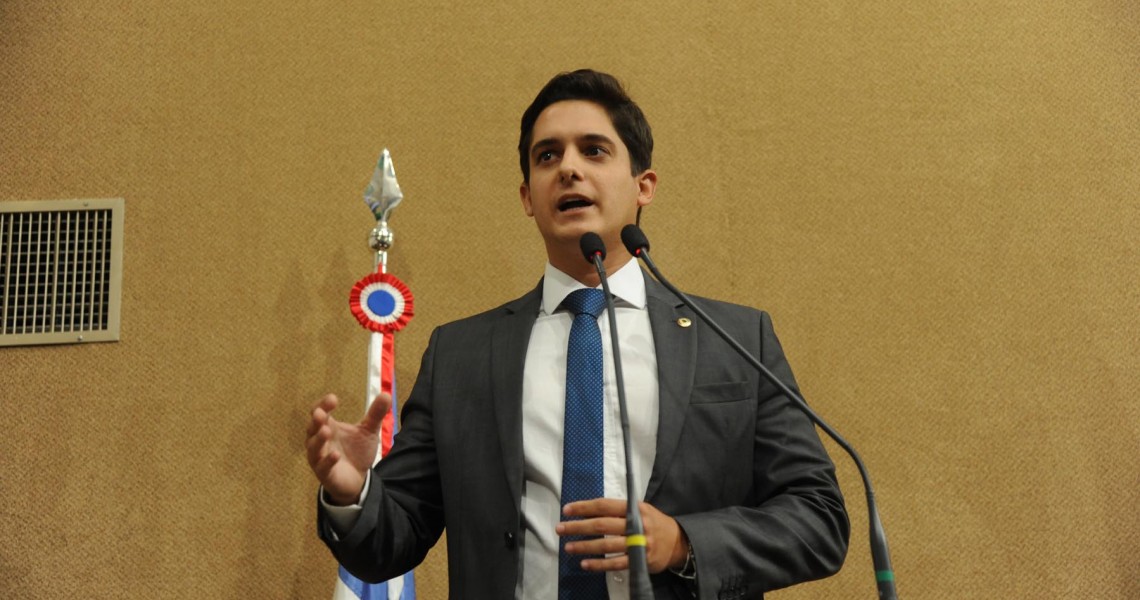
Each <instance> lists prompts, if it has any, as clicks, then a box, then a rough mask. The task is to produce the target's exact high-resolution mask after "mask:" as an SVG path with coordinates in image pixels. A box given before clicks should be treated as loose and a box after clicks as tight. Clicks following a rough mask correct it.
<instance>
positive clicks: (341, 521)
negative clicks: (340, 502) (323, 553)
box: [319, 469, 372, 541]
mask: <svg viewBox="0 0 1140 600" xmlns="http://www.w3.org/2000/svg"><path fill="white" fill-rule="evenodd" d="M371 483H372V470H371V469H369V470H368V471H367V472H366V473H365V474H364V488H363V489H361V490H360V498H359V499H358V500H357V501H356V504H349V505H348V506H336V505H333V504H329V502H328V500H327V499H326V498H325V488H324V487H323V486H322V487H321V493H320V495H319V498H320V502H321V508H323V509H324V511H325V514H326V515H328V517H329V523H331V524H332V529H333V537H334V539H335V540H336V541H340V536H342V535H344V534H347V533H348V532H349V531H351V530H352V526H353V525H355V524H356V520H357V519H358V518H360V511H362V510H364V506H363V504H364V499H365V498H367V497H368V488H369V484H371Z"/></svg>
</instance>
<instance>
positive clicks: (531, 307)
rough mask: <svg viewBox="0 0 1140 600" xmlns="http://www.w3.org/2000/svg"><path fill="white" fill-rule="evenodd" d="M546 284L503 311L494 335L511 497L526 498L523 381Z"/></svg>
mask: <svg viewBox="0 0 1140 600" xmlns="http://www.w3.org/2000/svg"><path fill="white" fill-rule="evenodd" d="M541 299H542V282H541V281H539V284H538V287H536V288H535V289H533V290H531V291H530V292H529V293H528V294H526V295H525V296H523V297H521V298H519V299H517V300H515V301H513V302H510V303H509V304H507V305H506V306H504V307H503V312H502V313H500V315H499V317H498V318H497V319H496V321H495V324H494V328H493V331H492V333H491V380H492V390H493V393H494V410H495V421H496V423H497V425H498V430H499V443H500V444H501V446H502V451H503V468H504V472H505V474H506V476H507V484H508V485H509V486H510V490H511V497H513V498H514V499H515V504H516V506H518V503H519V502H520V500H521V498H522V480H523V454H522V381H523V365H524V364H525V363H526V350H527V345H528V344H529V343H530V333H531V330H532V329H534V322H535V320H536V319H537V318H538V307H539V302H540V301H541Z"/></svg>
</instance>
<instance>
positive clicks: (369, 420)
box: [360, 394, 392, 434]
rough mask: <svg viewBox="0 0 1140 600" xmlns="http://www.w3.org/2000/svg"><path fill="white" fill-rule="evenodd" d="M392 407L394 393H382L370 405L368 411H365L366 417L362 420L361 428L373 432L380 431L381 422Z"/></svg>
mask: <svg viewBox="0 0 1140 600" xmlns="http://www.w3.org/2000/svg"><path fill="white" fill-rule="evenodd" d="M391 408H392V395H391V394H380V395H379V396H376V399H375V400H373V401H372V404H371V405H369V407H368V411H367V412H366V413H364V418H363V419H361V420H360V427H361V429H366V430H368V431H370V432H372V433H377V434H378V433H380V424H381V423H383V421H384V416H385V415H387V414H388V411H389V410H391Z"/></svg>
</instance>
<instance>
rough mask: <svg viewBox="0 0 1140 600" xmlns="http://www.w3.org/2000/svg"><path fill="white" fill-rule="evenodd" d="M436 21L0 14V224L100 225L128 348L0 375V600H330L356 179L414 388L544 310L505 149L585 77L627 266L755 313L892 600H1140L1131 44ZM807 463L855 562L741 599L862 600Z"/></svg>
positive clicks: (934, 13)
mask: <svg viewBox="0 0 1140 600" xmlns="http://www.w3.org/2000/svg"><path fill="white" fill-rule="evenodd" d="M456 4H457V6H449V5H447V4H444V3H425V2H405V1H402V0H400V1H395V0H394V1H388V2H361V1H359V0H349V1H346V2H336V3H321V2H305V1H300V2H268V1H264V0H254V1H248V2H239V3H234V2H227V1H220V0H200V1H198V2H173V3H170V2H167V3H154V2H143V1H141V0H118V1H108V2H102V3H98V4H95V3H83V2H40V1H33V0H0V200H19V199H53V198H68V197H100V196H115V197H119V196H121V197H124V198H126V203H127V213H126V244H125V269H126V273H125V277H124V280H123V289H124V292H123V294H124V297H123V312H122V332H123V333H122V341H121V342H119V343H114V344H99V345H89V346H69V347H52V348H14V349H0V400H2V404H0V406H2V408H3V414H4V417H3V421H2V422H3V424H4V429H5V433H4V435H2V436H0V457H2V460H3V461H4V462H3V470H2V471H0V472H2V475H0V493H2V494H3V505H4V508H3V509H2V510H0V539H3V540H4V542H3V544H0V596H3V597H5V598H57V597H63V596H67V597H71V596H78V597H92V598H100V597H106V598H110V597H121V598H151V597H161V598H236V597H244V598H325V597H327V596H328V593H329V590H330V589H331V585H332V582H333V577H334V562H333V560H332V559H331V558H330V556H329V555H328V553H327V552H326V551H325V550H324V548H323V546H322V545H321V544H320V543H319V541H318V540H317V538H316V535H315V533H314V527H313V521H314V507H313V497H314V487H315V486H314V483H313V481H312V479H311V477H310V476H309V474H308V470H307V467H306V465H305V461H304V458H303V456H302V452H301V440H302V432H301V430H302V427H303V423H304V420H305V414H306V411H307V408H308V406H309V405H310V404H311V403H312V402H313V400H314V399H315V398H316V397H317V396H318V395H319V394H320V393H321V392H323V391H325V390H334V391H338V392H340V393H341V394H343V395H347V396H350V397H351V398H352V399H353V402H352V403H351V404H350V405H349V406H347V407H346V409H345V412H347V413H351V414H355V413H356V412H358V411H359V410H360V407H361V400H362V399H361V398H360V394H361V392H362V391H363V387H364V381H363V377H364V375H363V368H364V358H363V354H364V349H365V343H366V340H365V334H364V333H363V332H362V331H361V330H360V329H359V328H358V327H357V326H356V324H355V322H354V321H353V319H352V318H351V316H350V315H349V313H348V310H347V307H346V302H345V300H346V296H347V293H348V289H349V288H350V287H351V285H352V283H353V282H354V281H355V280H356V279H357V278H358V277H360V276H362V275H363V274H365V273H366V272H367V271H368V269H369V266H370V257H369V255H368V251H367V248H366V246H365V245H364V241H363V240H364V237H365V235H366V233H367V232H368V230H369V229H370V228H371V223H370V222H369V215H368V212H367V211H366V209H365V208H364V206H363V204H362V203H361V201H360V195H361V192H362V190H363V189H364V186H365V184H366V182H367V178H368V176H369V175H370V173H371V168H372V163H373V161H374V160H375V158H376V156H377V154H378V153H379V151H380V149H381V148H382V147H384V146H388V147H390V148H391V149H392V152H393V155H394V158H395V162H396V167H397V172H398V174H399V176H400V181H401V183H402V186H403V188H404V191H405V193H406V196H407V198H406V201H405V204H403V205H402V206H401V207H400V208H399V210H398V211H397V213H396V216H395V219H394V220H393V226H394V227H395V229H396V233H397V247H396V251H395V254H394V256H393V262H392V269H393V271H394V272H395V273H397V274H398V275H400V276H401V277H402V278H403V279H404V280H405V281H406V282H407V283H408V284H409V285H410V286H411V287H412V289H413V290H414V291H415V293H416V294H417V303H418V306H417V309H418V316H417V317H416V319H415V320H414V321H413V322H412V324H411V326H410V327H409V328H408V329H407V330H406V332H405V333H404V334H403V335H402V336H401V338H400V340H399V342H398V347H399V357H400V359H399V362H400V365H399V378H400V380H401V381H403V382H404V383H405V389H406V385H407V384H408V383H410V381H411V380H412V378H413V377H414V375H415V369H416V367H417V365H418V359H419V354H420V352H422V350H423V348H424V345H425V344H426V341H427V336H428V334H429V332H430V330H431V329H432V327H433V326H434V325H436V324H439V323H441V322H444V321H447V320H450V319H453V318H457V317H460V316H463V315H465V314H468V313H470V312H472V311H474V310H477V309H482V308H486V307H488V306H491V305H494V304H496V303H498V302H500V301H503V300H506V299H508V298H511V297H514V296H516V295H517V294H519V293H521V292H522V291H524V290H526V289H528V288H529V287H530V286H531V285H533V284H534V282H535V281H536V279H537V277H538V274H539V272H540V269H541V266H542V263H541V257H540V254H539V253H540V251H541V245H540V244H539V240H538V236H537V234H536V233H535V232H534V229H533V226H532V224H531V223H530V222H529V221H528V220H527V219H526V218H525V217H524V215H523V213H522V211H521V209H520V207H519V205H518V200H517V192H516V189H517V186H518V181H519V174H518V172H517V165H516V155H515V152H514V146H515V143H516V136H517V132H516V128H517V122H518V117H519V115H520V114H521V111H522V110H523V108H524V107H525V106H526V104H527V103H528V102H529V100H530V98H531V97H532V96H533V94H534V93H535V92H536V91H537V89H538V88H539V87H540V86H541V85H542V83H544V82H545V81H546V79H547V78H549V77H550V76H551V75H552V74H553V73H555V72H557V71H560V70H565V69H572V68H577V67H579V66H587V65H588V66H593V67H595V68H600V69H604V70H610V71H613V72H615V73H617V74H618V75H619V76H621V77H622V78H623V79H624V80H625V81H626V82H627V84H628V86H629V88H630V89H631V91H632V93H633V94H634V96H635V97H636V98H637V99H638V100H639V101H640V103H641V104H642V106H643V107H644V108H645V110H646V112H647V113H648V114H649V116H650V119H651V121H652V122H653V124H654V128H655V133H656V136H657V140H658V153H657V156H656V167H657V168H658V170H659V173H660V175H661V185H660V187H659V194H658V199H657V201H656V203H655V205H654V206H652V207H651V209H650V210H649V211H648V212H647V214H646V219H645V225H646V229H647V231H648V233H649V234H650V236H651V238H652V239H653V240H654V242H655V245H654V248H655V256H656V258H657V260H658V261H659V262H660V263H661V264H662V265H663V266H666V267H667V268H668V270H669V271H670V272H671V273H672V275H673V278H674V280H675V281H677V282H678V283H679V284H681V285H683V286H684V287H686V288H689V289H692V290H699V291H701V292H702V293H704V294H706V295H712V296H719V297H722V298H725V299H728V300H734V301H738V302H743V303H748V304H754V305H757V306H760V307H763V308H766V309H768V310H770V311H771V312H772V313H773V315H774V318H775V322H776V325H777V328H778V331H780V332H781V336H782V338H783V341H784V344H785V346H786V349H787V351H788V353H789V355H790V357H791V359H792V361H793V365H794V366H795V367H796V370H797V375H798V378H799V380H800V382H801V383H802V385H803V387H804V388H805V391H806V393H807V395H808V397H809V399H810V400H812V401H813V403H814V405H815V406H816V407H817V409H818V410H819V411H820V412H821V413H822V414H823V415H825V417H827V418H829V419H830V420H831V421H832V422H833V423H834V424H835V425H836V426H837V427H838V428H839V429H840V430H841V431H843V432H844V433H845V435H846V436H847V437H848V439H849V440H850V441H851V442H852V443H854V444H855V445H856V446H857V447H858V448H859V449H860V451H861V452H862V454H863V457H864V459H865V460H866V461H867V463H868V464H869V466H870V468H871V471H872V474H873V476H874V479H875V482H876V484H877V485H878V498H879V502H880V509H881V511H882V515H883V519H884V522H885V524H886V527H887V530H888V533H889V536H890V541H891V544H892V550H893V555H894V560H895V567H896V570H897V573H898V577H899V587H900V592H901V593H902V595H903V596H904V597H907V598H991V597H998V598H1046V597H1074V598H1076V597H1081V598H1085V597H1088V598H1092V597H1096V598H1109V599H1115V598H1119V599H1126V598H1127V599H1135V598H1140V578H1138V577H1137V573H1140V559H1138V558H1137V556H1140V502H1138V492H1137V490H1138V489H1140V405H1138V403H1137V395H1138V392H1140V386H1138V383H1137V381H1138V378H1137V372H1138V371H1140V356H1138V355H1140V352H1138V350H1137V340H1140V310H1138V307H1140V291H1138V290H1140V284H1138V282H1137V274H1138V273H1137V272H1138V270H1137V265H1138V264H1140V241H1138V239H1137V232H1138V231H1140V201H1138V198H1137V195H1138V194H1137V192H1138V190H1140V175H1138V173H1140V111H1138V110H1137V100H1138V98H1140V78H1138V77H1137V74H1138V73H1140V70H1138V68H1140V34H1138V33H1140V32H1138V28H1140V10H1138V9H1137V8H1136V5H1135V3H1133V2H1128V1H1126V0H1111V1H1110V0H1103V1H1099V0H1073V1H1070V2H1048V3H1043V2H1037V1H1033V0H1004V1H981V2H921V3H906V2H885V1H881V0H873V1H870V2H861V3H851V2H839V1H830V2H810V3H805V2H781V3H768V5H767V6H764V7H760V8H750V7H747V6H745V5H744V4H743V3H742V4H741V5H739V6H735V7H733V6H725V5H724V4H723V3H711V2H679V1H670V2H662V3H658V4H657V6H656V7H655V8H645V7H644V6H638V7H627V8H620V7H619V8H614V7H609V6H604V5H603V4H602V3H596V2H582V3H578V2H563V3H560V4H558V6H557V7H554V6H550V5H549V4H548V3H531V2H502V3H497V4H489V3H486V4H485V3H469V4H460V3H456ZM829 448H830V449H831V450H832V454H833V456H834V457H835V458H836V460H837V462H838V463H839V467H840V475H841V480H842V484H843V486H844V489H845V490H846V493H847V496H848V498H849V506H850V509H851V514H852V518H853V522H854V530H853V532H854V534H853V540H852V550H851V554H850V558H849V559H848V561H847V564H846V566H845V567H844V569H843V571H842V572H841V573H840V574H839V575H838V576H836V577H834V578H831V579H829V580H825V581H822V582H816V583H811V584H807V585H804V586H801V587H799V588H794V589H792V590H788V591H785V592H778V593H775V594H772V597H773V598H784V599H793V598H815V597H825V598H852V599H855V598H871V597H873V594H874V587H873V577H872V573H871V571H872V570H871V567H870V559H869V555H868V551H867V545H866V533H865V528H866V517H865V513H864V510H865V505H864V501H863V498H862V494H861V490H860V487H859V483H858V479H857V476H856V473H855V470H854V468H853V467H851V465H850V463H849V462H848V461H847V460H846V459H845V458H844V457H842V456H840V455H839V454H838V450H837V448H836V447H835V446H834V445H831V446H829ZM442 557H443V553H442V552H440V551H438V550H437V551H436V552H434V553H433V554H432V555H431V556H430V557H429V559H428V562H427V563H426V565H425V566H424V567H423V568H422V569H421V571H420V577H419V585H420V589H421V597H423V598H428V599H431V598H442V597H444V595H445V590H446V583H445V581H446V565H445V564H444V561H443V559H442Z"/></svg>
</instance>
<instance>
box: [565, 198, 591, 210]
mask: <svg viewBox="0 0 1140 600" xmlns="http://www.w3.org/2000/svg"><path fill="white" fill-rule="evenodd" d="M593 204H594V203H593V202H590V201H589V200H587V199H586V198H583V197H581V196H569V197H566V198H563V199H562V200H560V201H559V202H558V210H559V211H561V212H566V211H569V210H574V209H577V208H586V207H587V206H593Z"/></svg>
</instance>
